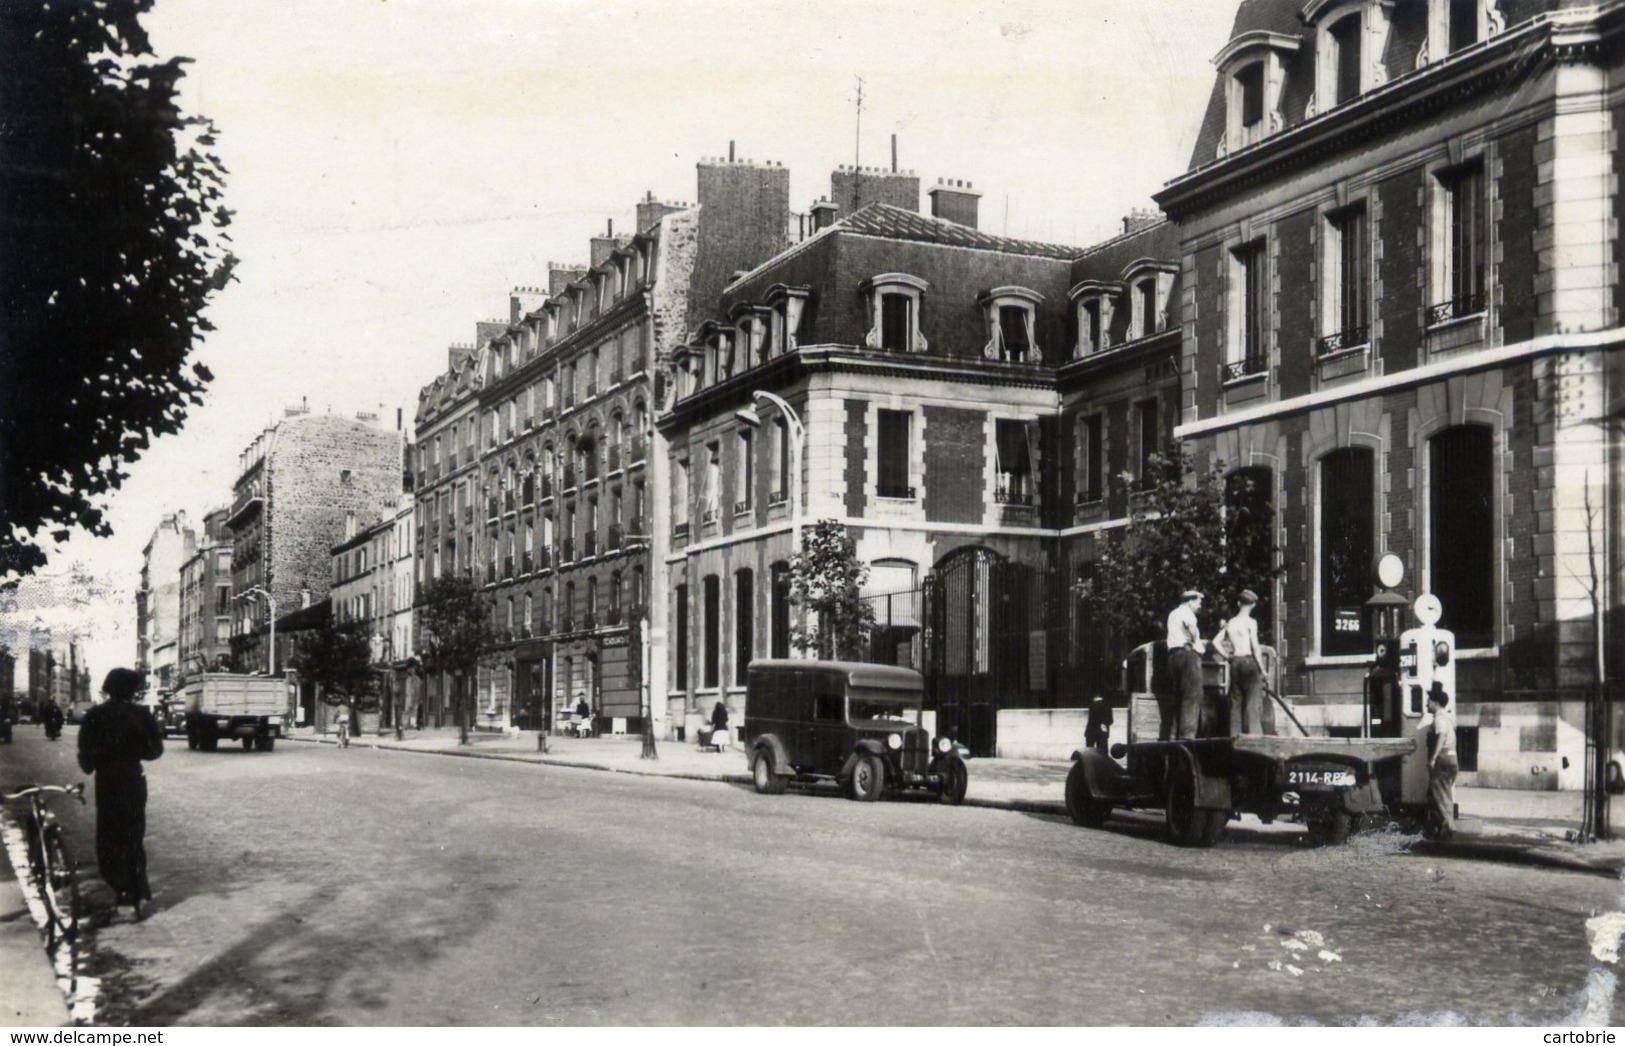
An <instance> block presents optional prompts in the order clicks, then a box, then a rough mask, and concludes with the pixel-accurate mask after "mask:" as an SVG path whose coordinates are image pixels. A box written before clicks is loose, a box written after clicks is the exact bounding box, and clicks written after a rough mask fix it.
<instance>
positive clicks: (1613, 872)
mask: <svg viewBox="0 0 1625 1046" xmlns="http://www.w3.org/2000/svg"><path fill="white" fill-rule="evenodd" d="M286 739H287V740H290V741H302V742H304V743H306V744H318V745H320V744H337V742H336V741H327V740H324V739H323V738H320V737H298V736H289V737H287V738H286ZM350 743H351V746H352V747H357V748H376V749H378V750H380V751H387V752H406V753H409V754H416V755H448V756H455V757H458V758H462V759H489V760H492V761H495V762H503V763H529V764H531V765H533V766H537V765H540V766H563V767H569V768H571V769H575V770H598V771H602V772H604V773H611V774H630V775H632V776H634V777H661V778H669V779H672V780H677V781H721V782H723V783H724V784H735V785H748V784H751V783H752V781H751V776H750V775H749V774H731V773H692V772H680V773H661V772H658V771H650V770H642V769H632V768H628V767H620V766H606V765H604V764H603V763H593V762H584V761H581V760H578V759H565V758H559V757H550V756H546V755H542V756H541V757H540V758H537V757H536V756H531V755H517V754H510V753H506V752H478V751H462V750H461V749H445V748H431V749H424V748H410V747H408V746H406V745H404V744H391V743H389V742H383V743H378V742H374V741H371V740H367V741H352V742H350ZM961 805H963V806H974V807H978V808H981V809H984V810H1009V811H1013V812H1015V813H1024V814H1041V815H1045V816H1051V817H1066V816H1067V812H1066V804H1065V803H1062V802H1052V801H1045V800H1035V799H978V798H973V797H970V796H967V797H966V798H965V801H964V802H963V803H962V804H961ZM1404 852H1405V853H1407V854H1409V855H1412V856H1416V857H1440V858H1455V859H1459V860H1480V861H1499V862H1501V863H1503V864H1517V865H1526V866H1529V867H1535V868H1550V869H1553V870H1556V871H1569V872H1583V873H1588V874H1591V875H1606V876H1609V877H1614V878H1618V877H1622V876H1625V858H1619V857H1608V858H1598V859H1593V858H1588V857H1583V856H1580V855H1578V854H1570V853H1567V852H1564V851H1561V850H1554V849H1552V848H1550V847H1548V846H1545V845H1543V844H1541V843H1538V842H1511V841H1509V842H1494V841H1490V840H1470V839H1469V840H1464V839H1460V838H1459V837H1458V839H1457V841H1455V842H1450V843H1440V842H1434V841H1431V840H1426V839H1422V840H1418V841H1417V842H1415V843H1412V844H1411V845H1410V846H1408V847H1406V848H1405V851H1404Z"/></svg>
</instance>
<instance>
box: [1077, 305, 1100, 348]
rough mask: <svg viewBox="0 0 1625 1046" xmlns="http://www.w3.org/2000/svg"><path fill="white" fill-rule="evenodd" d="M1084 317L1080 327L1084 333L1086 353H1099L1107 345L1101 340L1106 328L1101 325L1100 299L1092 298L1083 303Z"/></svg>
mask: <svg viewBox="0 0 1625 1046" xmlns="http://www.w3.org/2000/svg"><path fill="white" fill-rule="evenodd" d="M1082 317H1083V319H1082V322H1081V323H1080V324H1079V327H1080V329H1081V330H1082V331H1083V343H1084V351H1085V352H1098V351H1100V350H1101V349H1102V348H1104V347H1105V344H1106V343H1105V342H1103V341H1101V340H1100V336H1101V334H1102V333H1104V328H1103V327H1102V326H1101V323H1100V299H1099V298H1092V299H1090V300H1089V301H1086V302H1084V303H1083V312H1082Z"/></svg>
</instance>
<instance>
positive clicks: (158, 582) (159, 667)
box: [135, 512, 197, 697]
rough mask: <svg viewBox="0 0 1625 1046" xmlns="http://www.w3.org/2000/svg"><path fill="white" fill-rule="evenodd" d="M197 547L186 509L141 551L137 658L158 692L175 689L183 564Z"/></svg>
mask: <svg viewBox="0 0 1625 1046" xmlns="http://www.w3.org/2000/svg"><path fill="white" fill-rule="evenodd" d="M196 551H197V535H196V533H195V532H194V531H193V530H192V527H191V524H190V523H188V522H187V519H186V513H185V512H177V513H175V514H174V515H170V516H165V517H164V518H163V519H162V520H161V521H159V523H158V526H157V527H156V528H155V529H154V530H153V532H152V537H151V538H149V539H148V540H147V544H146V546H145V547H144V548H143V549H142V550H141V589H140V591H139V592H138V593H137V594H136V631H135V634H136V657H137V660H138V664H139V667H140V670H141V671H144V672H146V673H147V680H148V686H149V687H150V688H151V689H152V691H153V694H154V697H158V696H162V695H165V694H168V693H169V692H171V691H173V690H174V689H175V686H176V684H177V682H178V676H179V671H180V637H181V627H182V620H181V567H182V565H183V564H184V563H185V562H186V561H187V560H189V559H191V558H192V556H193V554H194V553H196Z"/></svg>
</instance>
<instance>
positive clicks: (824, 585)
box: [790, 519, 875, 660]
mask: <svg viewBox="0 0 1625 1046" xmlns="http://www.w3.org/2000/svg"><path fill="white" fill-rule="evenodd" d="M868 577H869V568H868V567H867V566H865V565H864V564H863V563H862V562H861V561H860V560H859V559H858V552H857V542H856V541H854V540H853V539H852V537H851V536H850V535H849V534H847V532H846V527H844V526H842V525H841V524H840V523H837V522H836V521H835V520H833V519H821V520H819V521H818V522H817V523H814V524H813V525H812V526H810V527H807V528H806V529H804V530H803V531H802V533H801V550H800V551H799V552H797V553H796V554H794V555H793V556H791V557H790V602H791V603H793V604H795V605H796V606H799V607H801V608H802V610H803V612H804V620H803V621H802V623H801V625H800V626H799V627H797V628H796V629H795V630H794V631H793V633H792V634H791V637H790V642H791V643H792V644H794V645H795V648H796V649H797V650H802V651H812V653H813V655H814V656H815V657H819V658H824V659H829V658H835V659H841V660H857V659H859V658H861V657H862V656H863V648H864V642H865V640H866V639H867V638H868V635H869V630H870V629H871V628H872V627H873V626H874V620H875V608H874V607H873V606H871V605H870V604H869V602H868V601H867V600H865V599H863V598H862V590H863V583H864V581H866V580H867V579H868Z"/></svg>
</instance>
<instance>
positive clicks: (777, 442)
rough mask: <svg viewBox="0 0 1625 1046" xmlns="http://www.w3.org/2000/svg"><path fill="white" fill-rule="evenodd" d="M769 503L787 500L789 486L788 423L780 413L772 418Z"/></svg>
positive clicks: (774, 503) (776, 503)
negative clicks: (771, 464)
mask: <svg viewBox="0 0 1625 1046" xmlns="http://www.w3.org/2000/svg"><path fill="white" fill-rule="evenodd" d="M771 479H772V485H771V490H772V493H771V494H770V495H769V497H768V503H769V504H770V505H778V504H782V503H783V502H785V501H788V500H789V493H788V491H789V488H790V424H789V422H787V421H785V420H784V415H782V414H780V415H778V416H777V417H775V418H774V419H773V475H772V477H771Z"/></svg>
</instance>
